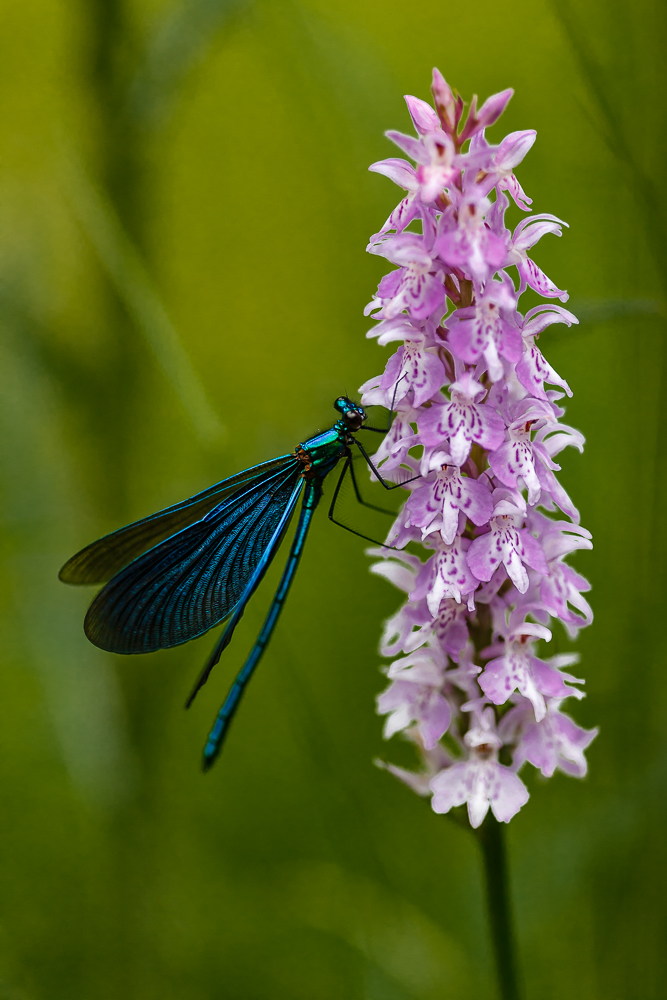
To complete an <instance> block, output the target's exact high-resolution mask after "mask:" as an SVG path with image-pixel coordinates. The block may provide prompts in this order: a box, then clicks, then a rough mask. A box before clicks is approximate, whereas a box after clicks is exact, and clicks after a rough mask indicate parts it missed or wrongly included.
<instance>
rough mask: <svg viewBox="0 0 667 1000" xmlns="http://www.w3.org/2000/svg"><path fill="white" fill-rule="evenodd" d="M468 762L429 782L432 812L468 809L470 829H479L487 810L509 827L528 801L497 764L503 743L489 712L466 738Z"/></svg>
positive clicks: (511, 774) (520, 786) (518, 784)
mask: <svg viewBox="0 0 667 1000" xmlns="http://www.w3.org/2000/svg"><path fill="white" fill-rule="evenodd" d="M464 742H465V744H466V747H467V748H468V759H467V760H465V761H459V762H457V763H456V764H452V766H451V767H447V768H445V769H444V770H442V771H440V773H439V774H437V775H436V776H435V777H434V778H432V779H431V791H432V792H433V799H432V800H431V804H432V807H433V810H434V812H437V813H446V812H449V810H450V809H451V808H452V807H453V806H462V805H464V804H467V806H468V818H469V820H470V825H471V826H472V827H473V829H476V828H477V827H478V826H481V824H482V822H483V820H484V817H485V816H486V814H487V812H488V810H489V806H490V807H491V810H492V812H493V815H494V816H495V817H496V819H497V820H498V822H500V823H509V821H510V820H511V818H512V816H514V815H516V813H517V812H518V811H519V809H520V808H521V806H523V805H525V804H526V802H527V801H528V797H529V796H528V790H527V788H526V786H525V785H524V783H523V782H522V780H521V778H519V776H518V775H517V774H515V773H514V771H512V770H511V769H510V768H509V767H505V766H504V765H503V764H499V763H498V750H499V749H500V747H501V746H502V741H501V739H500V737H499V736H498V733H497V732H496V730H495V719H494V715H493V711H492V709H485V710H484V711H483V712H482V713H481V714H480V715H479V721H478V723H477V725H475V726H473V727H472V728H471V729H469V730H468V732H467V733H466V735H465V738H464Z"/></svg>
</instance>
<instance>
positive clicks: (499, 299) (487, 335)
mask: <svg viewBox="0 0 667 1000" xmlns="http://www.w3.org/2000/svg"><path fill="white" fill-rule="evenodd" d="M509 284H510V286H511V282H510V283H509ZM512 291H513V288H512ZM515 308H516V299H515V297H514V295H513V294H512V292H511V291H510V290H509V287H508V283H507V282H506V281H505V282H502V283H501V282H499V281H489V282H487V284H486V286H485V288H484V293H483V294H482V295H480V296H479V298H478V299H477V302H476V304H475V305H474V306H468V307H467V308H463V309H457V310H456V311H455V312H454V313H453V315H452V316H451V317H449V318H448V320H447V331H448V332H447V343H448V345H449V347H450V348H451V350H452V351H453V353H454V354H455V355H456V356H457V357H458V358H460V359H461V360H462V361H465V362H466V363H467V364H471V365H476V364H478V362H479V360H480V359H481V358H482V357H483V358H484V360H485V361H486V366H487V370H488V372H489V377H490V378H491V381H492V382H497V381H498V380H499V379H501V378H502V377H503V374H504V369H503V364H502V361H501V358H505V359H506V360H507V361H511V362H516V361H519V360H520V359H521V355H522V353H523V341H522V339H521V334H520V332H519V331H518V330H517V328H516V326H514V325H513V324H512V323H510V322H508V320H507V319H505V318H504V316H503V311H505V312H506V313H509V314H510V315H513V313H514V310H515Z"/></svg>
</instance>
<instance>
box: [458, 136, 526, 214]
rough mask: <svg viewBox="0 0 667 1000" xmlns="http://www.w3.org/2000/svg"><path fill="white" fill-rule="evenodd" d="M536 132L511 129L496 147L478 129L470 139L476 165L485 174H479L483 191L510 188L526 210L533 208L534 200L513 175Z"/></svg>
mask: <svg viewBox="0 0 667 1000" xmlns="http://www.w3.org/2000/svg"><path fill="white" fill-rule="evenodd" d="M536 137H537V132H535V130H534V129H526V130H525V131H523V132H510V134H509V135H508V136H505V138H504V139H503V141H502V142H501V144H500V145H499V146H497V147H495V148H494V147H493V146H490V145H489V144H488V142H487V141H486V138H485V137H484V134H483V133H479V134H478V135H476V136H475V138H474V139H473V140H472V141H471V143H470V149H471V152H472V151H474V153H475V154H476V158H475V161H474V162H475V166H476V167H478V168H479V169H481V170H482V171H483V172H484V174H485V175H486V176H484V177H482V178H480V180H479V181H477V183H478V184H479V187H480V191H482V192H483V193H484V194H488V193H489V192H490V191H491V190H493V188H497V190H498V191H509V193H510V194H511V195H512V198H513V200H514V202H515V204H516V205H518V206H519V208H521V209H522V210H523V211H524V212H529V211H530V206H531V205H532V203H533V200H532V198H529V197H528V196H527V195H526V193H525V192H524V190H523V188H522V187H521V185H520V184H519V182H518V180H517V179H516V177H515V176H514V168H515V167H517V166H518V165H519V164H520V163H521V161H522V160H523V158H524V156H526V154H527V153H528V152H529V150H530V149H531V147H532V145H533V143H534V142H535V139H536Z"/></svg>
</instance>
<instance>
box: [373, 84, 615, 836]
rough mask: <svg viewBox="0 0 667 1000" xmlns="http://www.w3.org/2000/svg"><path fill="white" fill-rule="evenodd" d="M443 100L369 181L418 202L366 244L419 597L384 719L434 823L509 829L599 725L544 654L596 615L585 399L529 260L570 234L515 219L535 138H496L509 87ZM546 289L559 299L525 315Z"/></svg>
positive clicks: (571, 680) (555, 313) (409, 583)
mask: <svg viewBox="0 0 667 1000" xmlns="http://www.w3.org/2000/svg"><path fill="white" fill-rule="evenodd" d="M432 94H433V99H434V106H431V104H429V103H427V102H426V101H423V100H421V99H420V98H417V97H413V96H408V97H406V103H407V107H408V111H409V113H410V117H411V119H412V124H413V126H414V129H415V133H416V135H415V136H412V135H406V134H404V133H402V132H396V131H392V132H388V133H387V135H388V136H389V138H390V139H391V140H392V141H393V142H394V143H395V144H396V145H398V146H399V148H400V149H401V150H402V151H403V152H404V153H405V154H407V156H408V157H409V158H410V159H411V160H412V161H414V166H413V165H412V164H411V163H409V162H408V161H407V160H404V159H399V158H389V159H386V160H383V161H380V162H379V163H376V164H373V167H372V168H371V169H372V170H374V171H375V172H377V173H382V174H384V175H385V176H387V177H389V178H391V180H393V181H394V182H395V183H396V184H398V185H399V187H401V188H402V189H403V190H404V191H405V192H406V195H405V197H404V198H403V200H402V201H401V202H400V204H399V205H398V207H397V208H396V209H395V210H394V212H392V214H391V215H390V217H389V219H388V220H387V223H386V224H385V226H384V227H383V229H382V231H381V232H380V233H377V234H376V235H375V236H373V237H372V238H371V242H370V244H369V247H368V249H369V251H370V252H371V253H374V254H376V255H378V256H384V257H386V258H387V260H389V261H391V262H392V263H393V264H394V265H396V266H397V270H392V271H390V272H389V273H388V274H387V275H386V276H385V277H384V278H383V279H382V280H381V281H380V284H379V286H378V290H377V294H376V295H375V296H374V297H373V300H372V302H371V303H370V304H369V305H368V306H367V307H366V315H370V316H372V318H373V322H374V328H373V330H370V331H369V332H368V334H367V336H368V337H372V338H374V339H377V341H378V343H379V344H380V345H381V346H385V345H388V344H395V343H397V342H398V349H396V350H395V353H394V354H393V355H392V356H391V357H390V358H389V359H388V361H387V363H386V366H385V369H384V372H383V373H382V374H381V375H378V376H376V377H375V378H373V379H369V380H368V381H367V382H366V383H365V385H363V386H362V390H361V391H362V393H363V397H362V402H363V403H364V404H367V405H372V404H377V405H380V406H385V407H386V408H387V409H389V410H391V411H393V414H392V423H391V426H390V430H389V432H388V433H387V435H386V436H385V438H384V439H383V441H382V442H381V444H380V446H379V448H378V450H377V453H376V454H375V456H374V461H375V467H376V469H377V468H378V467H379V468H380V469H381V475H382V476H384V477H386V478H388V479H391V480H392V481H393V482H395V483H396V484H397V485H398V484H402V485H403V486H404V488H405V489H406V490H407V491H408V493H409V496H408V497H407V499H406V501H405V504H404V506H403V508H402V510H400V511H399V512H398V514H397V515H396V518H395V520H394V523H393V525H392V527H391V528H390V530H389V532H388V534H387V536H386V543H385V544H386V547H385V548H383V549H382V548H381V549H378V548H376V549H374V550H372V554H373V555H375V556H378V557H379V559H378V561H377V562H376V563H375V565H374V566H373V567H372V569H373V571H374V572H375V573H376V574H377V575H378V576H382V577H384V578H385V579H386V580H388V581H390V582H391V583H392V584H394V585H395V586H396V587H398V589H399V590H401V591H402V593H403V595H404V596H405V597H406V598H407V599H406V600H405V601H404V603H403V605H402V606H401V607H400V608H399V609H398V610H397V611H396V612H395V613H394V614H393V615H392V616H391V617H390V618H389V620H388V621H387V622H386V624H385V628H384V632H383V635H382V641H381V647H380V651H381V653H382V655H383V656H386V657H390V658H391V659H392V660H393V662H392V665H391V667H390V668H389V669H388V671H387V672H388V674H389V680H390V682H391V683H390V686H389V687H388V688H387V690H386V691H384V692H383V694H382V695H380V698H379V701H378V710H379V711H380V712H381V713H382V714H384V715H386V716H387V720H386V722H385V735H391V734H392V733H395V732H399V731H400V732H402V733H403V735H404V736H405V737H406V738H408V739H409V740H411V741H412V742H413V743H414V744H415V746H416V747H417V750H418V753H419V755H420V756H421V758H422V761H423V763H424V767H425V770H423V771H421V772H416V773H415V772H411V771H406V770H404V769H402V768H396V767H393V766H392V765H386V766H387V768H388V769H389V770H391V772H392V773H393V774H395V775H396V776H397V777H399V778H400V779H401V780H402V781H403V782H404V783H406V784H407V785H408V786H409V787H411V788H413V789H414V790H415V791H417V792H419V794H422V795H427V794H429V793H430V794H431V796H432V805H433V808H434V810H435V811H436V812H448V811H449V810H450V809H451V808H453V807H455V806H457V805H463V804H467V806H468V816H469V821H470V824H471V825H472V826H473V827H478V826H479V825H480V824H481V823H482V822H483V820H484V817H485V815H486V814H487V812H488V810H489V807H490V808H491V810H492V812H493V814H494V815H495V816H496V818H497V819H499V820H501V821H505V822H507V821H508V820H509V819H510V818H511V817H512V816H513V815H514V814H515V813H516V812H517V811H518V809H520V808H521V806H522V805H523V804H524V803H525V802H526V801H527V798H528V793H527V791H526V789H525V786H524V785H523V782H522V781H521V779H520V778H519V777H518V776H517V774H516V771H517V769H518V768H519V767H521V766H522V765H525V764H527V763H528V764H531V765H532V766H534V767H537V768H539V769H540V770H541V771H542V773H543V774H544V775H546V776H550V775H551V774H553V773H554V771H555V770H556V768H560V769H561V770H563V771H566V772H567V773H568V774H573V775H576V776H578V777H581V776H583V775H584V774H585V773H586V762H585V758H584V751H585V750H586V747H587V746H588V745H589V743H590V742H591V740H592V739H593V737H594V736H595V734H596V732H597V731H596V730H584V729H581V728H580V727H579V726H577V725H576V723H574V722H573V721H572V720H571V719H570V718H569V716H567V715H564V714H563V713H562V712H561V711H560V706H561V704H562V702H563V700H564V699H565V698H581V697H583V694H582V692H581V690H580V688H579V687H578V686H577V685H579V684H580V683H582V682H581V681H579V680H578V679H577V678H575V677H573V676H572V675H571V674H570V673H568V672H567V671H568V668H569V667H570V666H571V665H572V664H573V663H574V662H576V659H577V657H576V654H574V653H572V652H561V653H558V654H557V655H555V656H551V657H547V658H545V657H544V655H541V654H540V649H541V647H539V646H538V643H548V642H549V641H550V640H551V637H552V635H553V634H554V631H555V630H556V629H558V628H559V623H560V626H561V627H562V628H563V629H564V630H565V633H566V634H567V636H569V637H570V638H575V637H576V635H577V633H578V630H579V629H580V628H583V627H584V626H586V625H588V624H590V622H591V621H592V617H593V615H592V611H591V608H590V605H589V604H588V601H587V599H586V597H585V596H584V595H585V594H586V593H587V592H588V590H589V589H590V585H589V583H588V582H587V581H586V579H585V578H584V577H583V576H581V574H580V573H579V572H578V571H577V570H575V569H574V568H573V567H572V566H571V565H570V563H569V558H570V557H571V556H572V554H574V553H576V552H577V551H579V550H585V549H589V548H590V547H591V545H592V543H591V539H590V533H589V532H588V531H586V529H585V528H582V527H581V526H580V525H579V512H578V511H577V509H576V507H575V506H574V504H573V502H572V500H571V499H570V497H569V496H568V494H567V492H566V491H565V489H564V488H563V486H562V485H561V483H560V481H559V479H558V476H559V473H560V471H561V470H560V465H559V464H558V463H559V461H561V459H560V455H561V453H563V452H564V451H565V449H566V448H568V447H570V448H573V449H575V450H576V451H579V452H581V451H582V450H583V446H584V438H583V435H582V434H580V432H579V431H577V430H576V429H575V428H573V427H570V426H568V424H566V423H565V422H564V420H563V418H564V415H565V410H564V409H563V407H562V405H561V402H562V400H563V398H564V394H567V396H571V395H572V391H571V389H570V387H569V385H568V384H567V382H566V381H565V380H564V379H563V378H562V377H561V376H560V375H559V374H558V372H556V371H555V370H554V368H553V367H552V366H551V364H550V363H549V361H548V360H547V359H546V358H545V357H544V354H543V353H542V351H541V350H540V348H539V347H538V346H537V345H538V340H539V337H540V335H541V334H542V333H543V332H544V330H546V329H547V328H548V327H550V326H551V325H553V324H555V323H561V324H564V325H566V326H568V327H571V326H573V325H574V324H576V323H577V319H576V317H575V316H574V315H573V314H572V313H571V312H569V311H568V310H567V309H565V308H564V307H563V306H562V305H559V304H556V303H554V301H553V300H554V299H560V300H561V301H562V302H565V301H566V300H567V292H565V291H562V290H561V289H560V288H558V287H557V286H556V285H555V284H554V283H553V282H552V281H551V279H550V278H548V277H547V276H546V275H545V274H544V272H543V271H542V270H541V269H540V268H539V267H538V266H537V265H536V264H535V263H534V261H532V260H531V259H530V258H529V256H528V254H529V251H530V250H531V248H532V247H534V246H535V245H536V243H537V242H538V241H539V240H540V239H541V237H542V236H544V235H547V234H551V235H556V236H560V235H561V234H562V227H563V226H564V225H565V223H563V222H561V221H560V220H559V219H558V218H556V216H554V215H549V214H544V213H543V214H539V215H528V216H527V217H526V218H525V219H524V220H523V221H522V222H520V223H519V225H518V226H517V227H516V229H515V230H514V232H511V231H510V229H509V227H508V225H507V221H506V213H507V210H508V208H509V207H510V200H509V197H508V195H509V196H510V197H511V198H512V199H513V200H514V202H515V204H516V205H517V206H518V207H519V208H520V209H521V210H522V211H524V212H529V211H530V206H531V200H530V198H528V197H527V195H526V194H525V192H524V191H523V189H522V187H521V185H520V183H519V180H518V178H517V176H516V171H517V170H518V168H519V166H520V164H521V163H522V161H523V159H524V157H525V156H526V155H527V154H528V153H529V151H530V149H531V148H532V146H533V143H534V142H535V132H534V130H532V129H525V130H522V131H516V132H512V133H510V134H509V135H507V136H505V138H504V139H501V140H500V142H497V143H494V142H492V141H491V140H490V139H489V138H488V136H487V132H486V130H487V129H488V128H489V127H490V126H492V125H493V123H494V122H496V121H497V119H498V118H499V116H500V115H501V113H502V111H503V110H504V108H505V107H506V105H507V102H508V101H509V99H510V97H511V96H512V91H511V90H506V91H503V92H502V93H499V94H495V95H493V96H492V97H490V98H489V99H488V100H487V101H486V102H485V103H484V104H483V105H482V107H481V108H480V110H479V111H478V110H477V99H476V98H474V99H473V101H472V103H471V104H470V107H469V110H468V114H467V117H466V114H465V110H466V107H465V104H464V102H463V100H462V98H461V97H460V96H459V95H458V94H457V93H456V92H454V91H453V90H452V89H451V88H450V86H449V85H448V83H447V81H446V80H445V79H444V77H443V76H442V74H441V73H440V72H439V71H438V70H437V69H436V70H434V71H433V81H432ZM408 226H409V228H407V227H408ZM513 266H515V267H516V268H517V271H518V274H519V286H518V288H517V287H516V283H515V281H514V280H513V279H512V277H511V274H512V272H511V271H509V270H508V269H509V268H511V267H513ZM528 288H530V289H532V291H533V292H537V294H538V295H540V296H542V297H543V299H544V301H542V302H541V303H538V304H537V305H535V306H534V307H533V308H531V309H529V310H528V311H527V312H525V315H524V312H523V310H522V309H521V305H520V302H521V296H522V295H523V293H524V292H525V291H526V290H527V289H528ZM531 294H532V293H531ZM371 478H374V474H373V475H372V476H371ZM416 545H422V546H424V548H425V550H426V555H425V557H422V558H419V557H418V556H417V555H416V554H415V551H414V547H415V546H416ZM406 547H407V548H406ZM401 654H402V655H401ZM480 663H481V664H486V665H485V666H480V665H479V664H480ZM443 734H444V735H443ZM443 738H444V740H445V741H446V743H447V747H448V748H449V749H447V750H445V747H444V745H443V742H442V740H443ZM457 746H458V748H459V751H458V755H457V753H456V747H457ZM452 748H454V749H453V750H452ZM501 750H502V757H501V758H500V760H499V756H498V755H499V752H500V751H501ZM452 753H453V755H452ZM512 756H513V766H512V767H511V768H510V767H507V766H506V764H507V762H508V761H509V760H510V759H512ZM501 760H502V763H501V762H500V761H501ZM383 766H384V765H383Z"/></svg>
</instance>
